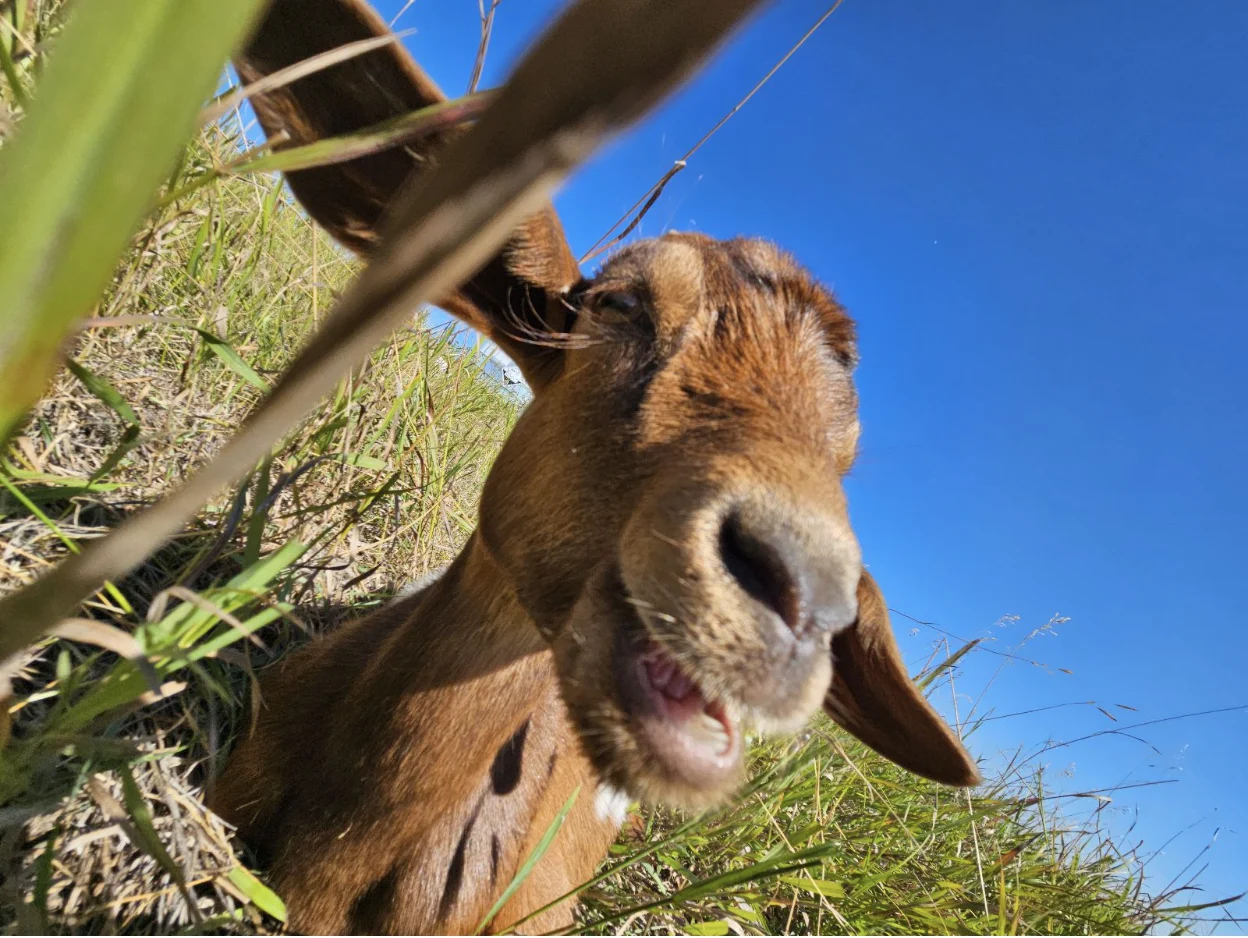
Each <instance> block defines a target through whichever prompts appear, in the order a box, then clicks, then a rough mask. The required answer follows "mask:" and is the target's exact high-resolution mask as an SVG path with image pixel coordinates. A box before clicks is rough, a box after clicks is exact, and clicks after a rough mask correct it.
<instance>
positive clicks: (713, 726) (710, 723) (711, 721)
mask: <svg viewBox="0 0 1248 938" xmlns="http://www.w3.org/2000/svg"><path fill="white" fill-rule="evenodd" d="M698 719H699V720H700V721H701V722H702V728H703V729H705V730H708V731H709V732H712V733H717V734H721V735H724V736H727V735H728V734H727V733H725V732H724V724H722V723H720V722H719V721H718V720H717V719H715V718H714V717H713V716H711V715H710V714H709V713H706V712H705V711H703V712H702V713H699V714H698Z"/></svg>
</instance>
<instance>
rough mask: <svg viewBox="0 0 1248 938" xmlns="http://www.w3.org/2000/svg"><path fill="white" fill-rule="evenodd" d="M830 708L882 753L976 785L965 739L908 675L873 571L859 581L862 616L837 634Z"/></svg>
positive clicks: (950, 781)
mask: <svg viewBox="0 0 1248 938" xmlns="http://www.w3.org/2000/svg"><path fill="white" fill-rule="evenodd" d="M823 708H824V709H825V710H826V711H827V712H828V716H830V717H832V719H833V720H835V721H836V722H837V723H838V724H839V725H840V726H842V727H843V728H844V729H846V730H848V731H849V732H850V733H853V734H854V735H855V736H857V737H858V738H859V739H860V740H862V741H863V742H864V743H866V744H867V745H868V746H870V747H871V748H872V749H874V750H875V751H876V752H878V753H880V755H882V756H885V757H887V758H889V759H891V760H892V761H893V762H896V763H897V764H898V765H900V766H901V767H902V768H903V769H908V770H909V771H911V772H914V773H915V774H916V775H922V776H924V777H925V778H930V779H933V780H935V781H937V782H943V783H944V784H946V785H960V786H965V785H977V784H979V782H980V781H981V779H980V776H979V770H978V769H977V768H976V766H975V763H974V762H973V761H972V760H971V757H970V756H969V755H968V754H967V752H966V750H965V749H964V748H963V747H962V743H961V742H960V741H959V740H958V737H957V736H955V735H954V733H953V731H952V730H951V729H950V728H949V727H948V726H947V725H946V724H945V721H944V720H942V719H941V718H940V716H939V714H937V713H936V711H935V710H934V709H933V708H932V705H931V704H929V703H928V702H927V700H926V698H924V696H923V695H922V694H921V693H920V692H919V689H918V688H917V687H915V686H914V682H913V681H911V680H910V676H909V674H907V673H906V668H905V664H904V663H903V662H902V660H901V653H900V652H899V651H898V650H897V640H896V639H895V638H894V637H893V630H892V627H891V626H890V625H889V622H888V606H887V605H886V604H885V602H884V594H883V593H881V592H880V588H879V586H877V585H876V582H875V580H874V579H873V578H872V576H871V574H869V573H867V571H866V570H863V571H862V578H861V579H860V580H859V581H858V619H857V621H856V622H855V623H854V624H853V625H852V626H850V627H849V628H847V629H845V630H844V631H842V632H839V633H838V634H837V635H835V636H834V637H833V639H832V687H831V689H829V691H828V696H827V697H826V698H825V699H824V703H823Z"/></svg>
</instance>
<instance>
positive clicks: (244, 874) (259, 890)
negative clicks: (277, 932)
mask: <svg viewBox="0 0 1248 938" xmlns="http://www.w3.org/2000/svg"><path fill="white" fill-rule="evenodd" d="M226 879H228V880H229V881H230V883H231V884H232V885H233V886H234V888H235V889H237V890H238V891H239V892H241V893H242V894H243V895H244V896H246V897H247V898H248V900H250V902H251V904H252V905H254V906H255V907H256V908H257V909H259V910H260V911H261V912H264V913H265V914H266V915H271V916H273V917H274V918H275V919H277V920H278V921H279V922H284V921H286V903H284V902H283V901H282V899H281V897H280V896H279V895H278V894H277V893H275V892H274V891H273V890H272V889H270V888H269V887H268V886H266V885H265V884H264V883H262V882H260V880H258V879H256V877H255V874H253V873H252V872H251V870H249V869H247V867H245V866H236V867H234V868H233V869H231V870H230V872H229V873H227V874H226Z"/></svg>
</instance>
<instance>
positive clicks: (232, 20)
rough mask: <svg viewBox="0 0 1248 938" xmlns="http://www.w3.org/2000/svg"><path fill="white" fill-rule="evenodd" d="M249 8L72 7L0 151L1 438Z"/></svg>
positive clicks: (113, 251) (149, 195) (134, 215)
mask: <svg viewBox="0 0 1248 938" xmlns="http://www.w3.org/2000/svg"><path fill="white" fill-rule="evenodd" d="M256 6H257V0H145V2H143V3H133V2H131V0H93V2H91V3H80V4H75V6H74V8H73V11H72V13H71V16H70V21H69V23H68V24H67V25H66V27H65V29H64V31H63V32H62V33H61V34H60V35H59V36H58V37H57V40H56V47H55V48H54V49H53V51H52V53H51V54H50V56H49V58H50V61H49V63H48V66H47V68H46V71H45V73H44V75H43V77H42V79H41V80H40V83H39V89H38V93H37V94H36V95H35V100H34V102H33V103H32V105H31V108H30V111H29V113H28V114H27V115H26V117H25V119H24V120H23V121H22V123H21V125H20V127H19V130H18V133H17V134H16V136H15V138H14V139H13V141H12V142H11V143H9V144H8V145H6V146H5V147H4V148H3V150H0V180H2V182H0V218H7V219H12V220H18V221H20V223H18V224H9V225H4V226H0V296H3V297H4V300H5V308H4V315H3V318H0V376H3V377H2V378H0V439H7V438H8V436H9V435H10V434H11V433H12V431H13V429H14V428H15V427H16V425H17V424H18V422H19V421H20V420H21V419H22V416H23V415H24V414H25V413H26V410H27V409H28V408H29V407H30V405H31V404H32V403H33V402H34V401H35V400H36V399H37V398H38V397H39V395H40V394H41V393H42V391H43V389H44V387H45V386H46V384H47V381H48V379H49V377H50V376H51V374H52V372H53V370H54V368H55V367H56V363H57V360H58V358H59V350H60V347H61V344H62V342H63V341H64V339H65V336H66V334H67V332H68V331H69V329H70V327H71V326H72V324H73V323H74V321H75V320H76V319H78V318H79V317H80V316H82V315H84V314H85V313H86V312H87V311H88V309H89V308H90V307H91V305H92V303H93V302H95V300H96V298H97V297H98V296H99V294H100V292H101V290H102V289H103V288H104V286H105V285H106V284H107V282H108V278H109V276H110V274H111V273H112V271H113V267H114V265H115V264H116V262H117V258H118V257H119V255H120V254H121V252H122V250H123V249H124V248H125V246H126V244H127V242H128V240H129V238H130V236H131V234H132V233H133V231H134V229H135V227H136V226H137V225H138V223H139V221H140V219H141V218H142V216H143V213H144V211H145V210H146V209H147V208H148V206H149V205H150V204H151V202H152V199H153V196H154V195H155V192H156V189H157V187H158V186H159V185H160V184H161V182H162V181H164V179H165V177H166V175H167V174H168V172H169V171H170V169H171V167H172V166H173V164H174V162H175V160H176V158H177V154H178V151H179V148H180V147H181V146H182V144H183V143H184V141H185V140H186V138H187V137H188V136H189V135H190V133H191V132H192V131H193V130H194V129H195V125H196V115H197V113H198V108H199V106H200V104H201V103H202V102H203V100H204V99H205V98H206V97H207V96H208V95H209V94H210V93H211V92H212V89H213V83H214V81H215V79H216V76H217V74H218V73H219V71H220V69H221V64H222V62H223V61H224V60H225V59H226V57H227V56H228V55H229V52H230V50H231V49H232V48H233V46H234V45H235V44H236V43H237V42H238V41H239V39H240V38H241V37H242V35H243V31H244V30H245V29H246V27H247V25H248V23H249V21H250V18H251V16H252V14H253V12H254V10H255V8H256Z"/></svg>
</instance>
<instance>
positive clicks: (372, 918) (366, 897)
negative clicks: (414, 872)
mask: <svg viewBox="0 0 1248 938" xmlns="http://www.w3.org/2000/svg"><path fill="white" fill-rule="evenodd" d="M398 885H399V873H398V870H397V869H392V870H391V871H390V872H389V873H387V874H386V875H385V876H383V877H382V878H381V879H379V880H377V882H375V883H373V884H372V885H371V886H369V887H368V888H367V889H365V890H364V891H363V892H362V893H360V894H359V896H357V897H356V900H355V901H354V902H352V903H351V911H350V912H348V913H347V921H348V922H349V923H350V925H351V929H350V930H351V931H352V932H353V933H354V934H357V935H376V934H380V932H381V931H382V930H383V924H384V923H385V922H386V920H387V916H388V915H389V914H390V910H391V909H392V908H393V907H394V901H395V891H396V890H397V889H398Z"/></svg>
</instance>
